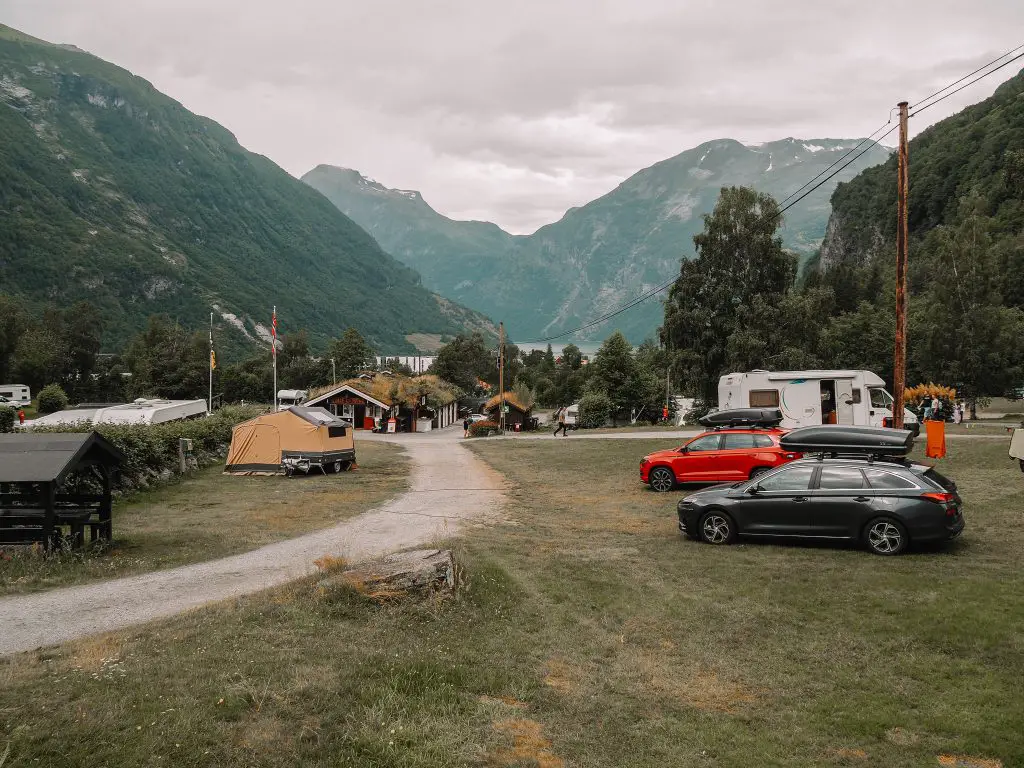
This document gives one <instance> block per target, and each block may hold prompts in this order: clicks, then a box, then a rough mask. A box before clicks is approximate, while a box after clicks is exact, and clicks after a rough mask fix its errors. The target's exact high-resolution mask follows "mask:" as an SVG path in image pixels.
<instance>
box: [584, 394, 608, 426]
mask: <svg viewBox="0 0 1024 768" xmlns="http://www.w3.org/2000/svg"><path fill="white" fill-rule="evenodd" d="M611 413H612V401H611V400H610V399H609V397H608V395H606V394H605V393H604V392H588V393H587V394H585V395H584V396H583V397H582V398H580V415H579V417H578V418H579V426H581V427H583V428H584V429H595V428H597V427H603V426H604V425H605V424H607V423H608V419H609V418H610V417H611Z"/></svg>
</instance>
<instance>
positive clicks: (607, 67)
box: [0, 0, 1024, 232]
mask: <svg viewBox="0 0 1024 768" xmlns="http://www.w3.org/2000/svg"><path fill="white" fill-rule="evenodd" d="M783 7H784V10H781V8H783ZM0 21H2V22H3V23H6V24H9V25H11V26H14V27H16V28H18V29H21V30H23V31H25V32H27V33H29V34H32V35H35V36H37V37H41V38H44V39H47V40H50V41H53V42H62V43H73V44H75V45H77V46H79V47H80V48H84V49H86V50H88V51H90V52H92V53H95V54H96V55H98V56H100V57H102V58H104V59H107V60H109V61H113V62H115V63H117V64H119V65H121V66H123V67H126V68H127V69H130V70H131V71H133V72H135V73H136V74H138V75H141V76H143V77H145V78H146V79H148V80H149V81H151V82H152V83H153V84H154V85H155V86H156V87H157V88H159V89H160V90H161V91H163V92H165V93H167V94H169V95H170V96H172V97H174V98H176V99H177V100H179V101H181V102H182V103H183V104H184V105H185V106H186V107H188V108H189V109H191V110H192V111H194V112H198V113H201V114H204V115H207V116H209V117H212V118H213V119H215V120H217V121H218V122H220V123H222V124H223V125H225V126H226V127H227V128H229V129H230V130H231V131H233V132H234V133H235V135H236V136H237V137H238V139H239V141H240V142H241V143H242V144H243V145H245V146H246V147H248V148H249V149H251V150H253V151H256V152H260V153H263V154H265V155H267V156H269V157H270V158H271V159H273V160H274V161H275V162H277V163H278V164H280V165H281V166H283V167H284V168H285V169H286V170H288V171H289V172H291V173H293V174H295V175H297V176H299V175H302V174H303V173H305V172H306V171H308V170H309V169H311V168H312V167H314V166H316V165H317V164H319V163H330V164H334V165H342V166H347V167H350V168H356V169H358V170H360V171H362V172H363V173H365V174H367V175H369V176H372V177H374V178H376V179H377V180H379V181H380V182H381V183H383V184H386V185H387V186H391V187H400V188H406V189H419V190H420V191H422V192H423V194H424V197H425V198H426V199H427V201H428V202H430V203H431V204H432V205H433V206H434V207H435V208H437V209H438V210H439V211H441V212H442V213H445V214H446V215H449V216H451V217H453V218H474V219H484V220H490V221H495V222H497V223H498V224H500V225H501V226H503V227H505V228H506V229H508V230H510V231H513V232H530V231H533V230H534V229H536V228H537V227H538V226H540V225H542V224H545V223H548V222H550V221H554V220H556V219H558V218H559V217H560V216H561V215H562V214H563V213H564V212H565V210H566V209H567V208H569V207H571V206H574V205H581V204H583V203H585V202H587V201H589V200H592V199H593V198H595V197H597V196H599V195H601V194H603V193H604V192H607V191H608V190H610V189H612V188H614V187H615V186H616V185H617V184H618V183H619V182H620V181H622V179H624V178H625V177H627V176H629V175H630V174H632V173H633V172H635V171H637V170H639V169H640V168H643V167H645V166H648V165H650V164H651V163H654V162H656V161H658V160H662V159H664V158H666V157H670V156H672V155H675V154H678V153H679V152H681V151H683V150H685V149H688V148H690V147H692V146H694V145H696V144H699V143H701V142H702V141H707V140H710V139H715V138H722V137H731V138H736V139H739V140H740V141H743V142H747V143H756V142H761V141H771V140H775V139H779V138H784V137H786V136H795V137H798V138H824V137H831V138H845V137H860V136H865V135H868V134H870V133H871V132H872V131H873V130H874V129H875V128H877V127H878V126H879V125H881V124H882V123H883V122H885V120H886V118H887V117H888V114H889V110H890V108H891V107H892V106H893V105H894V104H895V103H896V102H897V101H899V100H900V99H903V98H906V99H908V100H910V101H911V102H914V101H917V100H919V99H922V98H923V97H925V96H927V95H928V94H930V93H931V92H932V91H934V90H936V89H938V88H940V87H942V86H943V85H945V84H947V83H949V82H951V81H953V80H956V79H957V78H959V77H960V76H961V75H963V74H966V73H967V72H970V71H971V70H973V69H975V68H977V67H978V66H981V65H982V64H984V63H985V62H987V61H989V60H990V59H993V58H995V57H996V56H997V55H999V54H1000V53H1002V52H1004V51H1006V50H1009V49H1010V48H1013V47H1014V46H1016V45H1019V44H1021V43H1024V2H1021V1H1020V0H975V1H974V2H971V3H965V2H963V0H955V1H951V0H903V1H902V2H892V0H886V1H885V2H874V1H873V0H859V1H858V2H848V1H847V0H829V1H828V2H820V0H819V1H818V2H804V1H803V0H800V1H797V0H785V2H775V3H768V2H764V0H729V2H722V1H721V0H617V1H616V2H606V1H604V0H516V2H493V1H491V0H429V1H424V0H361V1H360V2H354V0H289V2H282V0H0ZM1020 64H1024V60H1021V61H1020V62H1018V63H1017V65H1016V66H1012V67H1007V68H1006V69H1004V70H1002V71H1001V72H999V73H998V74H996V75H993V76H992V77H991V78H990V79H988V80H985V81H982V82H981V83H979V84H977V85H975V86H972V87H971V88H970V89H968V90H965V91H964V92H963V93H961V94H958V95H957V96H955V97H952V98H950V99H947V100H946V101H944V102H942V103H941V104H939V105H938V106H936V107H935V108H933V109H930V110H928V111H926V112H924V113H923V114H922V115H921V116H920V117H918V118H916V119H915V120H913V121H912V123H911V128H912V131H918V130H921V129H922V128H924V127H926V126H927V125H928V124H929V123H931V122H934V121H935V120H937V119H941V118H942V117H945V116H947V115H949V114H951V113H952V112H955V111H957V110H958V109H960V108H962V107H963V106H964V105H966V104H969V103H972V102H975V101H979V100H981V99H983V98H984V97H986V96H988V95H990V94H991V92H992V91H993V90H994V88H995V87H996V86H997V85H998V84H999V82H1001V81H1002V80H1004V79H1006V78H1007V77H1009V76H1010V75H1011V73H1013V72H1015V71H1017V70H1018V69H1019V68H1020ZM894 135H895V134H894Z"/></svg>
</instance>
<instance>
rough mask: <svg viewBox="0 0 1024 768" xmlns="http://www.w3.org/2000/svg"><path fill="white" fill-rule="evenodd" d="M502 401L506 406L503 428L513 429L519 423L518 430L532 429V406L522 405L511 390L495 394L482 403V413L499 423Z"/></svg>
mask: <svg viewBox="0 0 1024 768" xmlns="http://www.w3.org/2000/svg"><path fill="white" fill-rule="evenodd" d="M502 402H504V403H505V405H506V406H507V408H508V412H507V413H506V414H505V429H515V428H516V425H517V424H518V425H519V429H520V430H528V429H533V427H534V422H533V406H532V405H530V406H527V405H524V404H523V403H522V402H521V401H520V400H519V398H518V397H516V396H515V393H513V392H506V393H505V395H504V397H502V395H495V396H494V397H492V398H491V399H490V400H488V401H487V402H486V403H485V404H484V413H486V414H487V418H488V419H489V420H490V421H493V422H494V423H495V424H498V423H500V422H499V418H500V413H499V411H500V409H501V404H502Z"/></svg>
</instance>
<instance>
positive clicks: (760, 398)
mask: <svg viewBox="0 0 1024 768" xmlns="http://www.w3.org/2000/svg"><path fill="white" fill-rule="evenodd" d="M893 404H894V401H893V397H892V395H890V394H889V393H888V392H887V391H886V389H885V382H884V381H882V379H881V377H879V376H878V375H877V374H875V373H872V372H871V371H853V370H845V371H761V370H758V371H750V372H747V373H729V374H726V375H725V376H722V378H720V379H719V380H718V407H719V408H720V409H726V408H778V409H779V410H781V411H782V424H781V426H782V427H785V428H787V429H794V428H796V427H809V426H813V425H815V424H854V425H859V426H868V427H885V426H892V408H893ZM903 423H904V425H905V426H906V428H907V429H911V430H914V431H917V430H918V429H919V425H918V422H917V417H916V416H915V415H914V414H913V413H912V412H911V411H910V410H908V409H906V408H904V410H903Z"/></svg>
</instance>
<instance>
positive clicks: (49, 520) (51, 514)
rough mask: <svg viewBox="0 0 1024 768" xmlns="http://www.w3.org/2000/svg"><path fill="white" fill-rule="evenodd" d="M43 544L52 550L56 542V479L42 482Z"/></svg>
mask: <svg viewBox="0 0 1024 768" xmlns="http://www.w3.org/2000/svg"><path fill="white" fill-rule="evenodd" d="M43 485H44V487H43V546H45V547H46V549H47V550H52V549H53V545H54V544H55V543H56V533H57V531H56V524H55V523H56V517H57V510H56V503H57V481H53V482H52V483H44V484H43Z"/></svg>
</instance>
